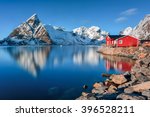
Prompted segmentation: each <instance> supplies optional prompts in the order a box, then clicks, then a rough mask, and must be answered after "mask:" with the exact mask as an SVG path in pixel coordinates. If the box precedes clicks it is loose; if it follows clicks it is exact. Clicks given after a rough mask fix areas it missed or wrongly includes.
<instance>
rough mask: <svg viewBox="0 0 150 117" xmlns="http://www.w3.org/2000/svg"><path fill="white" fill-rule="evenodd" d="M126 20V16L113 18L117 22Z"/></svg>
mask: <svg viewBox="0 0 150 117" xmlns="http://www.w3.org/2000/svg"><path fill="white" fill-rule="evenodd" d="M126 20H127V18H126V17H119V18H117V19H116V20H115V22H117V23H119V22H124V21H126Z"/></svg>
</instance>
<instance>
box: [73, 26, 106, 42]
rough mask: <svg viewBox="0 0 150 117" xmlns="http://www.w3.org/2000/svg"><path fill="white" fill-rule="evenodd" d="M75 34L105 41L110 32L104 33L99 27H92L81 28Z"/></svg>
mask: <svg viewBox="0 0 150 117" xmlns="http://www.w3.org/2000/svg"><path fill="white" fill-rule="evenodd" d="M73 33H75V34H78V35H80V36H82V37H85V38H90V39H102V38H103V39H104V36H106V35H108V32H106V31H102V30H101V29H100V27H97V26H92V27H90V28H87V27H84V26H81V27H79V28H76V29H74V30H73Z"/></svg>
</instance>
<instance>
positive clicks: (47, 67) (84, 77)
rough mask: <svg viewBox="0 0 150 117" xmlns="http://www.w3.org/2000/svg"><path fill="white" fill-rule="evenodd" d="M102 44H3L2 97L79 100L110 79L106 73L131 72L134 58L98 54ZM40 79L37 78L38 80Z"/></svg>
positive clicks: (0, 57)
mask: <svg viewBox="0 0 150 117" xmlns="http://www.w3.org/2000/svg"><path fill="white" fill-rule="evenodd" d="M98 49H99V46H82V45H81V46H38V47H37V46H35V47H33V46H26V47H0V71H1V77H0V92H1V93H0V99H23V100H25V99H29V100H31V99H34V100H35V99H39V100H40V99H42V100H43V99H44V100H45V99H48V100H50V99H53V100H56V99H57V100H59V99H76V98H77V97H79V96H80V95H81V93H82V92H83V91H85V90H84V89H83V88H82V87H83V85H87V86H88V89H86V91H87V92H88V91H91V89H92V86H93V83H95V82H101V81H104V80H106V78H103V77H102V76H101V74H102V73H110V74H118V73H121V72H125V71H129V70H130V69H131V67H132V66H133V65H134V61H132V60H131V59H127V58H122V57H113V56H104V55H101V54H99V53H97V50H98ZM35 78H36V79H35Z"/></svg>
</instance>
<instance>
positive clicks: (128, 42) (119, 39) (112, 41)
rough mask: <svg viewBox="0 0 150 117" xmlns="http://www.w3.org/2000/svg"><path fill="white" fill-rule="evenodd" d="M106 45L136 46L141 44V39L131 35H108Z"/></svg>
mask: <svg viewBox="0 0 150 117" xmlns="http://www.w3.org/2000/svg"><path fill="white" fill-rule="evenodd" d="M106 45H107V46H115V47H131V46H132V47H133V46H134V47H135V46H138V45H139V40H138V39H137V38H134V37H132V36H129V35H126V36H125V35H108V36H107V37H106Z"/></svg>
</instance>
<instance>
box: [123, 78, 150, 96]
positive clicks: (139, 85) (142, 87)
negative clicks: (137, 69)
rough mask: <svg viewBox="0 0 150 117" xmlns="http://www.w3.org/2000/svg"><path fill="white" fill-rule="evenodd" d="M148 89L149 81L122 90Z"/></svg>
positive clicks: (139, 90)
mask: <svg viewBox="0 0 150 117" xmlns="http://www.w3.org/2000/svg"><path fill="white" fill-rule="evenodd" d="M149 89H150V81H147V82H144V83H141V84H137V85H134V86H131V87H128V88H126V89H125V90H124V92H125V93H133V92H143V91H146V90H149Z"/></svg>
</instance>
